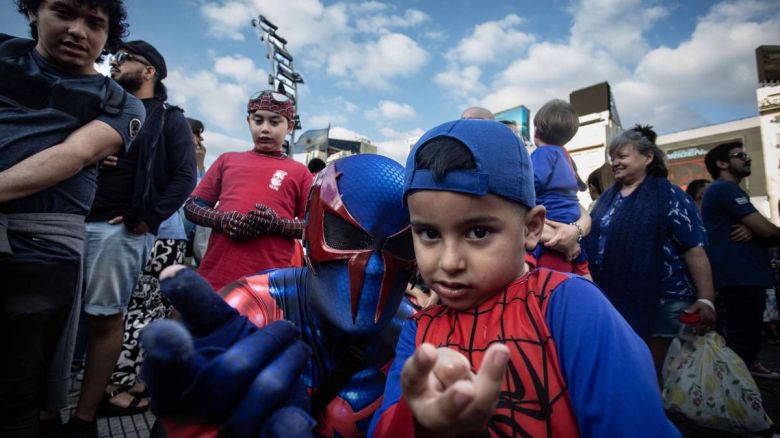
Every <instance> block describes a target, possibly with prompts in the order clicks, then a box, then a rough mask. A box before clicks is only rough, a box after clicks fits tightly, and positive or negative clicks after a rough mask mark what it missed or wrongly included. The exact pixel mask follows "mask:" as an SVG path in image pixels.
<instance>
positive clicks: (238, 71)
mask: <svg viewBox="0 0 780 438" xmlns="http://www.w3.org/2000/svg"><path fill="white" fill-rule="evenodd" d="M214 71H215V72H217V73H219V74H221V75H223V76H227V77H229V78H231V79H233V80H235V81H237V82H249V83H257V82H263V81H265V76H266V75H267V73H266V72H265V71H264V70H262V69H258V68H257V67H255V63H254V62H253V61H252V60H251V59H249V58H247V57H244V56H225V57H220V58H216V59H215V60H214Z"/></svg>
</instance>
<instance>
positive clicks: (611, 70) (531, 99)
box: [480, 43, 630, 111]
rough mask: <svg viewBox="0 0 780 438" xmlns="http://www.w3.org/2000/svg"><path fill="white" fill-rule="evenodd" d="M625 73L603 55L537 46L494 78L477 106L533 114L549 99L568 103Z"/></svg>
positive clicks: (545, 44) (564, 47)
mask: <svg viewBox="0 0 780 438" xmlns="http://www.w3.org/2000/svg"><path fill="white" fill-rule="evenodd" d="M541 66H554V68H544V67H541ZM629 73H630V72H629V71H627V70H625V69H623V68H621V67H620V66H619V65H617V64H616V63H615V62H614V61H613V60H612V59H611V58H610V57H609V56H606V54H604V53H587V52H583V51H581V50H578V49H577V48H574V47H572V46H570V45H562V44H551V43H540V44H536V45H534V46H533V47H532V48H531V50H530V51H529V53H528V57H526V58H523V59H520V60H517V61H515V62H513V63H512V64H510V65H509V66H508V67H507V68H506V69H504V70H503V71H502V72H501V73H500V74H499V75H498V76H497V77H496V79H495V81H494V83H493V85H492V86H491V92H490V93H488V94H487V96H486V97H485V98H483V99H481V101H480V103H482V104H483V105H484V106H485V107H487V108H488V109H490V110H492V111H501V110H504V109H508V108H511V107H514V106H517V105H521V104H522V105H525V106H527V107H528V108H530V109H531V110H532V111H533V110H535V109H537V108H539V107H540V106H542V105H543V104H544V103H545V102H547V101H548V100H550V99H553V98H560V99H564V100H568V96H569V93H570V92H571V91H573V90H576V89H579V88H582V87H585V86H588V85H592V84H595V83H598V82H602V81H604V80H607V79H609V80H612V81H613V82H614V80H619V79H621V78H623V77H626V76H627V75H628V74H629Z"/></svg>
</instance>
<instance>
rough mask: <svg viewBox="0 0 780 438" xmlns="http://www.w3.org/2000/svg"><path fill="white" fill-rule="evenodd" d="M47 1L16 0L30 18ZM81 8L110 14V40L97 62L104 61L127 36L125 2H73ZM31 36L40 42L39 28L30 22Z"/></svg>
mask: <svg viewBox="0 0 780 438" xmlns="http://www.w3.org/2000/svg"><path fill="white" fill-rule="evenodd" d="M44 1H45V0H16V8H17V9H18V10H19V13H21V14H22V15H24V16H25V17H27V16H28V13H30V12H33V13H35V12H38V8H40V7H41V3H43V2H44ZM71 1H73V2H74V3H75V4H77V5H79V6H83V5H87V6H89V7H91V8H93V9H102V10H104V11H106V13H107V14H108V40H107V41H106V45H105V47H103V51H102V52H101V53H100V56H99V57H98V59H96V60H95V62H101V61H103V58H104V57H105V56H106V55H108V54H109V53H113V52H115V51H116V50H117V49H118V48H119V46H120V45H121V43H122V38H124V37H125V36H127V11H126V10H125V5H124V0H71ZM30 35H32V37H33V39H35V40H36V41H37V40H38V27H36V26H35V23H33V22H30Z"/></svg>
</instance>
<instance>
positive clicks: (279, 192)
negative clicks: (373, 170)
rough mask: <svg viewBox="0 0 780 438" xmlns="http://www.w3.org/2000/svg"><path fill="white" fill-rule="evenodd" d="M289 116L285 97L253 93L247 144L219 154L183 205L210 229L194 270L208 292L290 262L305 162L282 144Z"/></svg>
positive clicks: (304, 190)
mask: <svg viewBox="0 0 780 438" xmlns="http://www.w3.org/2000/svg"><path fill="white" fill-rule="evenodd" d="M294 117H295V103H294V102H293V101H292V99H291V98H289V97H288V96H286V95H284V94H281V93H277V92H275V91H270V90H266V91H261V92H259V93H256V94H255V95H253V96H252V97H251V98H250V99H249V102H248V103H247V124H248V125H249V132H250V133H251V135H252V141H253V143H254V149H253V150H251V151H246V152H228V153H225V154H222V155H220V157H219V158H217V161H215V162H214V164H212V165H211V167H210V168H209V170H208V171H207V172H206V175H205V176H204V177H203V180H201V182H200V184H199V185H198V187H196V188H195V191H194V192H193V193H192V196H191V197H190V199H188V200H187V202H186V203H185V212H186V216H187V219H189V220H190V221H192V222H193V223H195V224H197V225H201V226H206V227H211V229H212V233H211V237H210V238H209V244H208V249H207V250H206V254H205V255H204V257H203V261H202V262H201V264H200V267H199V268H198V272H199V273H200V274H201V275H202V276H203V277H204V278H206V280H207V281H208V282H209V283H210V284H211V286H212V287H213V288H214V289H215V290H219V289H221V288H222V287H223V286H225V285H226V284H228V283H229V282H231V281H233V280H235V279H237V278H240V277H243V276H245V275H249V274H254V273H256V272H258V271H263V270H266V269H271V268H285V267H289V266H290V264H291V260H292V259H293V255H294V251H295V242H294V239H299V238H301V233H302V230H303V222H302V219H303V214H304V211H305V208H306V200H307V197H308V195H309V189H310V188H311V184H312V176H311V173H309V170H308V169H307V168H306V166H304V165H303V164H301V163H298V162H296V161H295V160H293V159H291V158H289V157H288V156H287V154H285V153H284V152H283V150H282V145H283V143H284V138H285V136H286V135H287V134H289V133H291V132H292V130H293V127H294V126H295V125H294V124H295V122H294Z"/></svg>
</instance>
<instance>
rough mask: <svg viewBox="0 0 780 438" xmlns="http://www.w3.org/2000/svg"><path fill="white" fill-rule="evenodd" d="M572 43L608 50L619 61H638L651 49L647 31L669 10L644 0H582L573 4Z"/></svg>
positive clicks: (588, 48) (583, 46) (590, 49)
mask: <svg viewBox="0 0 780 438" xmlns="http://www.w3.org/2000/svg"><path fill="white" fill-rule="evenodd" d="M571 10H572V14H573V15H574V25H573V26H572V29H571V45H572V46H575V47H579V48H581V49H582V50H588V51H606V52H609V53H610V54H611V55H612V56H613V57H615V58H616V61H617V62H621V61H622V62H632V63H633V62H636V61H637V60H638V59H640V58H641V57H642V54H644V53H645V52H647V50H648V45H647V42H646V41H645V38H644V36H643V33H644V32H646V31H648V30H649V29H651V28H652V27H653V25H655V23H657V22H658V20H660V19H661V18H663V17H665V16H666V15H667V14H668V11H667V10H666V9H665V8H663V7H661V6H657V5H651V4H647V2H642V0H581V1H580V2H579V3H577V4H576V5H575V6H573V7H572V9H571Z"/></svg>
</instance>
